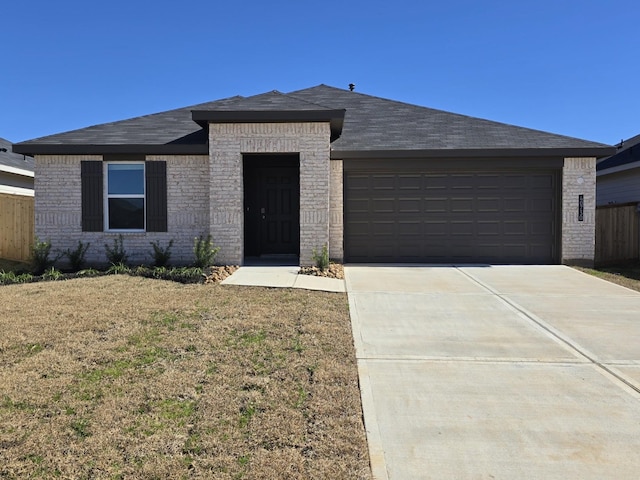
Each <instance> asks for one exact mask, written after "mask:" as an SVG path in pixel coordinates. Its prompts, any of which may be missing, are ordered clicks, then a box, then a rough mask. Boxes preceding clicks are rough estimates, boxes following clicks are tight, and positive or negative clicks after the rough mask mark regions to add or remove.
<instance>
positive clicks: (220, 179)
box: [209, 122, 331, 265]
mask: <svg viewBox="0 0 640 480" xmlns="http://www.w3.org/2000/svg"><path fill="white" fill-rule="evenodd" d="M330 135H331V132H330V127H329V123H310V122H305V123H235V124H210V125H209V150H210V171H209V178H210V181H211V189H210V192H211V193H210V198H211V203H210V226H211V234H212V235H213V237H214V239H215V241H216V244H217V245H219V246H220V247H221V250H220V254H219V258H220V261H221V262H224V263H241V262H242V261H243V257H244V215H243V211H242V209H243V203H244V187H243V171H242V155H243V154H245V153H299V154H300V264H301V265H310V264H312V263H313V260H312V258H311V255H312V253H311V252H312V250H313V249H314V248H316V249H318V248H320V247H322V245H325V244H328V242H329V139H330Z"/></svg>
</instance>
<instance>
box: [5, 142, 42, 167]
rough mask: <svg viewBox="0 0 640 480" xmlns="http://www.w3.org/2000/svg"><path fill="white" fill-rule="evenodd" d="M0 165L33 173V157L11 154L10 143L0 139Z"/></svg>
mask: <svg viewBox="0 0 640 480" xmlns="http://www.w3.org/2000/svg"><path fill="white" fill-rule="evenodd" d="M0 165H5V166H7V167H13V168H20V169H22V170H28V171H30V172H33V169H34V161H33V157H28V156H26V155H21V154H17V153H13V152H12V151H11V142H10V141H9V140H5V139H4V138H0Z"/></svg>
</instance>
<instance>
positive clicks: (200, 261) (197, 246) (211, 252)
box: [193, 235, 220, 268]
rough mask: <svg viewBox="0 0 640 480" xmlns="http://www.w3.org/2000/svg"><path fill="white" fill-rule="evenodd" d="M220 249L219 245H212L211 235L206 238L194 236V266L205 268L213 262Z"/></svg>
mask: <svg viewBox="0 0 640 480" xmlns="http://www.w3.org/2000/svg"><path fill="white" fill-rule="evenodd" d="M219 251H220V247H214V246H213V240H212V238H211V235H207V237H206V238H202V235H201V236H200V237H196V238H195V241H194V245H193V254H194V255H195V257H196V260H195V262H194V267H199V268H205V267H210V266H211V265H213V264H214V263H215V260H216V255H218V252H219Z"/></svg>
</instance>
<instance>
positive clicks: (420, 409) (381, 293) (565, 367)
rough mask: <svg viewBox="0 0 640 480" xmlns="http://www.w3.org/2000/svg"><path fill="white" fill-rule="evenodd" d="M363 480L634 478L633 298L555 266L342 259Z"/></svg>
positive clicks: (639, 361) (636, 375) (637, 419)
mask: <svg viewBox="0 0 640 480" xmlns="http://www.w3.org/2000/svg"><path fill="white" fill-rule="evenodd" d="M345 274H346V285H347V292H348V294H349V305H350V310H351V318H352V324H353V333H354V340H355V346H356V353H357V357H358V369H359V375H360V384H361V391H362V401H363V410H364V418H365V425H366V430H367V437H368V441H369V449H370V454H371V462H372V468H373V473H374V477H375V478H376V479H378V480H382V479H392V480H405V479H423V478H424V479H427V478H433V479H509V480H513V479H523V478H527V479H528V478H531V479H562V480H565V479H616V480H619V479H636V478H638V475H639V474H638V472H639V471H640V394H639V392H640V294H639V293H637V292H633V291H631V290H628V289H625V288H623V287H619V286H616V285H613V284H610V283H608V282H605V281H603V280H600V279H597V278H595V277H591V276H589V275H587V274H583V273H581V272H578V271H576V270H574V269H571V268H569V267H565V266H499V267H481V266H478V267H475V266H468V267H440V266H432V267H429V266H416V267H406V266H404V267H393V266H375V267H366V266H347V267H346V268H345Z"/></svg>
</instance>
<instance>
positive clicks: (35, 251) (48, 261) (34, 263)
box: [31, 237, 62, 275]
mask: <svg viewBox="0 0 640 480" xmlns="http://www.w3.org/2000/svg"><path fill="white" fill-rule="evenodd" d="M50 255H51V242H50V241H49V240H46V241H44V242H41V241H40V240H39V239H38V237H36V239H35V243H34V244H33V245H32V247H31V271H32V272H33V274H34V275H41V274H42V273H44V271H45V270H46V269H47V268H49V267H51V266H53V264H54V263H56V262H57V261H58V260H59V259H60V257H61V256H62V254H59V255H57V256H55V257H54V258H51V257H50Z"/></svg>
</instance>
